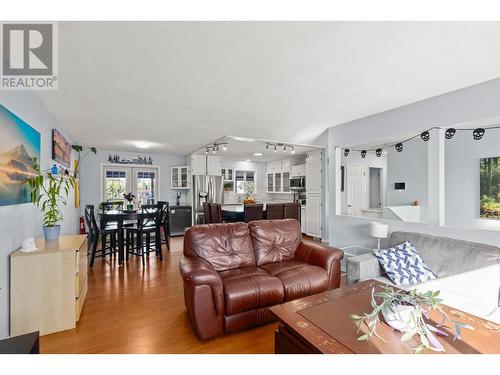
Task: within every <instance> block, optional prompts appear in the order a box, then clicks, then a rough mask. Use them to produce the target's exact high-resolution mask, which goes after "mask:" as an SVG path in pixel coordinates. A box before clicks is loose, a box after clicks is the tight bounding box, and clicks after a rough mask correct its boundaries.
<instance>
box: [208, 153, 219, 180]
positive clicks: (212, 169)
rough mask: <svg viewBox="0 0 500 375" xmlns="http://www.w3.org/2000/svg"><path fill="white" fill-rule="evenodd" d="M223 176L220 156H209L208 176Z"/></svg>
mask: <svg viewBox="0 0 500 375" xmlns="http://www.w3.org/2000/svg"><path fill="white" fill-rule="evenodd" d="M221 174H222V167H221V160H220V156H213V155H207V175H209V176H220V175H221Z"/></svg>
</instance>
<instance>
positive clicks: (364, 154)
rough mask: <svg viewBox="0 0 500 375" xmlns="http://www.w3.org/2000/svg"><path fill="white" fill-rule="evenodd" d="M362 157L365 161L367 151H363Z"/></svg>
mask: <svg viewBox="0 0 500 375" xmlns="http://www.w3.org/2000/svg"><path fill="white" fill-rule="evenodd" d="M361 157H362V158H363V159H364V158H365V157H366V150H363V151H361Z"/></svg>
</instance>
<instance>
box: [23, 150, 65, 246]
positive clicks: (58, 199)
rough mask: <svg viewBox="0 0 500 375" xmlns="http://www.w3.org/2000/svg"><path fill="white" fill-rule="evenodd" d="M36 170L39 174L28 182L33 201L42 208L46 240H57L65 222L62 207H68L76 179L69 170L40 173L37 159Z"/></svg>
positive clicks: (55, 168)
mask: <svg viewBox="0 0 500 375" xmlns="http://www.w3.org/2000/svg"><path fill="white" fill-rule="evenodd" d="M34 168H35V170H36V171H37V174H36V175H35V176H33V177H31V178H29V179H28V180H27V183H28V184H29V186H30V188H31V201H32V202H33V203H34V204H35V205H36V206H37V207H41V211H42V214H43V233H44V236H45V240H47V241H51V240H57V239H58V238H59V233H60V230H61V226H60V225H59V223H60V222H61V221H62V220H63V215H62V212H61V206H63V205H66V198H67V197H68V194H69V190H70V188H73V187H74V186H75V177H74V175H72V174H70V172H69V170H67V169H66V170H62V169H60V170H58V169H57V167H55V166H54V167H52V168H51V169H50V170H46V171H40V166H39V165H38V161H37V160H36V159H35V162H34Z"/></svg>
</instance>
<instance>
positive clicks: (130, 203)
mask: <svg viewBox="0 0 500 375" xmlns="http://www.w3.org/2000/svg"><path fill="white" fill-rule="evenodd" d="M123 198H125V200H126V201H127V202H128V204H127V210H128V211H132V210H133V209H134V199H135V195H134V194H132V193H126V194H123Z"/></svg>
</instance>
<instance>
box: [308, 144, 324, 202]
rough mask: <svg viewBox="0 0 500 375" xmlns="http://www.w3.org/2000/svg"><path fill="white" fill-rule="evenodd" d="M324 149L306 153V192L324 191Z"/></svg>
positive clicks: (317, 192) (319, 192) (316, 192)
mask: <svg viewBox="0 0 500 375" xmlns="http://www.w3.org/2000/svg"><path fill="white" fill-rule="evenodd" d="M322 185H323V151H322V150H319V151H312V152H308V153H307V154H306V193H309V194H321V193H322V191H323V186H322Z"/></svg>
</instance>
